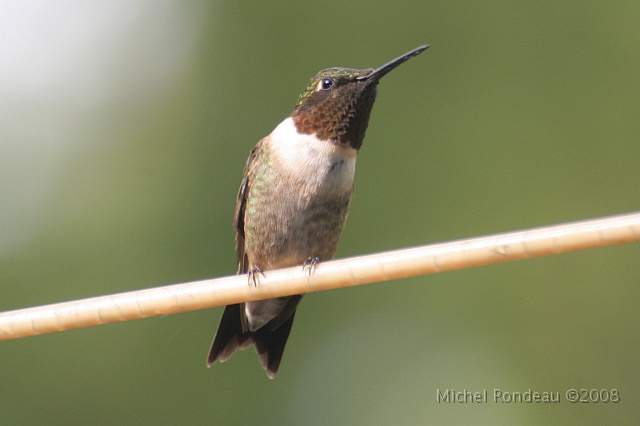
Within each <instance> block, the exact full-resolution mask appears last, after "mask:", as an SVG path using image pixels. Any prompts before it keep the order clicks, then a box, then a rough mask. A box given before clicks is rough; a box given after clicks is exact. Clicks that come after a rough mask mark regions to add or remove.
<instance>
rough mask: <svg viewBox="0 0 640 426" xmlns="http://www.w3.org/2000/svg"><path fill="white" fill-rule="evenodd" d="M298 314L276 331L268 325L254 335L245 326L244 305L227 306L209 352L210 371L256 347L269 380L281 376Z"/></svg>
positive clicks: (288, 319) (208, 364)
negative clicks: (232, 357) (240, 352)
mask: <svg viewBox="0 0 640 426" xmlns="http://www.w3.org/2000/svg"><path fill="white" fill-rule="evenodd" d="M295 313H296V312H295V308H294V310H293V312H292V313H291V315H290V316H289V317H288V318H287V319H286V320H285V321H284V322H282V323H280V324H278V325H277V326H276V327H269V324H267V325H265V326H264V327H262V328H260V329H258V330H256V331H253V332H251V331H248V330H246V327H243V325H242V316H243V315H244V304H237V305H229V306H227V307H226V308H225V309H224V312H223V313H222V318H221V319H220V325H219V326H218V332H217V333H216V337H214V339H213V343H212V344H211V349H210V350H209V356H208V357H207V367H211V366H212V365H213V364H215V363H216V362H218V361H220V362H224V361H226V360H228V359H229V358H231V356H232V355H233V354H234V353H236V351H237V350H238V349H241V350H243V349H246V348H248V347H249V346H251V345H254V346H255V349H256V352H257V353H258V357H259V358H260V363H261V364H262V367H263V368H264V369H265V371H266V372H267V376H269V378H270V379H273V378H274V377H275V376H276V373H277V372H278V367H279V366H280V361H281V360H282V354H283V353H284V347H285V345H286V344H287V339H288V338H289V333H290V332H291V326H292V325H293V318H294V316H295Z"/></svg>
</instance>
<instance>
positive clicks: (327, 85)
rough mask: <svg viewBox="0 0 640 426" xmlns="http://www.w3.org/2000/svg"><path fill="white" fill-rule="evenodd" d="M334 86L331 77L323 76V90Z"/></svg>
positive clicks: (321, 85)
mask: <svg viewBox="0 0 640 426" xmlns="http://www.w3.org/2000/svg"><path fill="white" fill-rule="evenodd" d="M331 86H333V80H332V79H330V78H323V79H322V81H321V82H320V88H321V89H322V90H329V89H330V88H331Z"/></svg>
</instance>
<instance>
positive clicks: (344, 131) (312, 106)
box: [291, 70, 378, 150]
mask: <svg viewBox="0 0 640 426" xmlns="http://www.w3.org/2000/svg"><path fill="white" fill-rule="evenodd" d="M325 71H330V70H325ZM349 71H352V72H351V73H349V74H348V75H344V76H337V77H336V76H335V75H333V78H334V86H333V87H332V89H331V90H329V91H324V90H322V91H316V90H315V86H314V83H315V85H316V86H317V84H318V83H320V82H321V81H322V78H324V77H325V76H324V75H322V73H323V72H321V73H320V74H318V75H317V76H316V77H314V78H313V79H312V80H311V83H310V85H309V87H308V88H307V91H306V92H305V93H303V95H302V96H304V98H303V97H302V96H301V101H300V102H299V103H298V105H296V107H295V108H294V110H293V113H292V114H291V116H292V118H293V122H294V124H295V126H296V129H297V130H298V132H299V133H303V134H307V135H310V134H315V135H316V136H317V137H318V138H319V139H322V140H327V141H331V142H333V143H335V144H340V145H342V146H350V147H351V148H354V149H356V150H358V149H360V147H361V146H362V142H363V140H364V135H365V132H366V130H367V126H368V125H369V117H370V115H371V110H372V108H373V103H374V101H375V98H376V86H377V85H378V81H377V80H374V79H371V80H356V79H355V77H357V76H358V75H363V74H366V73H368V72H371V70H349ZM312 87H313V88H314V91H310V89H311V88H312Z"/></svg>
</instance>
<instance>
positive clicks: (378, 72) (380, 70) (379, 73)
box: [356, 45, 429, 80]
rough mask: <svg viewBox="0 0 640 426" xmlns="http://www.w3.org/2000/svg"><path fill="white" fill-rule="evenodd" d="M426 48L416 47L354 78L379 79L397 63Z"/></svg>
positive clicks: (426, 47) (416, 54)
mask: <svg viewBox="0 0 640 426" xmlns="http://www.w3.org/2000/svg"><path fill="white" fill-rule="evenodd" d="M428 48H429V46H428V45H427V46H420V47H416V48H415V49H413V50H412V51H410V52H407V53H405V54H404V55H402V56H400V57H398V58H396V59H394V60H393V61H391V62H388V63H386V64H384V65H383V66H381V67H380V68H378V69H375V70H373V72H372V73H371V74H367V75H363V76H361V77H356V80H369V79H370V78H375V79H377V80H379V79H380V78H382V76H384V75H386V74H387V73H389V72H390V71H391V70H392V69H394V68H396V67H397V66H398V65H400V64H402V63H404V62H406V61H408V60H409V59H411V58H413V57H414V56H418V55H419V54H421V53H422V52H424V51H425V50H427V49H428Z"/></svg>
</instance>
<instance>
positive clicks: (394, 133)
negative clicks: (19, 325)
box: [0, 0, 640, 425]
mask: <svg viewBox="0 0 640 426" xmlns="http://www.w3.org/2000/svg"><path fill="white" fill-rule="evenodd" d="M639 22H640V3H639V2H638V1H637V0H633V1H616V2H598V1H563V2H559V3H553V2H542V1H537V2H513V1H491V2H459V1H453V2H452V1H442V0H434V1H429V2H425V1H409V0H407V1H403V0H400V1H396V2H372V1H352V2H338V1H325V2H321V3H317V2H291V1H289V0H287V1H271V2H261V3H259V2H231V1H226V2H171V1H138V2H123V1H120V2H107V1H95V2H80V1H71V2H60V3H50V2H37V1H31V2H20V1H6V2H2V3H0V28H2V31H1V37H2V41H1V42H0V56H1V57H2V58H3V59H2V61H1V64H0V98H1V99H2V101H1V102H0V310H10V309H16V308H21V307H29V306H36V305H40V304H47V303H53V302H58V301H64V300H71V299H76V298H83V297H89V296H96V295H102V294H108V293H116V292H123V291H129V290H135V289H141V288H148V287H155V286H160V285H166V284H172V283H178V282H186V281H192V280H197V279H204V278H210V277H217V276H222V275H229V274H232V273H234V272H235V253H234V242H233V238H234V234H233V230H232V228H231V217H232V214H233V210H234V204H235V196H236V191H237V187H238V184H239V182H240V179H241V174H242V167H243V165H244V162H245V160H246V157H247V155H248V153H249V150H250V149H251V148H252V147H253V145H254V144H255V143H256V142H257V141H258V140H259V139H260V138H262V137H263V136H265V135H266V134H268V133H269V132H270V131H271V130H272V129H273V128H274V127H275V126H276V125H277V124H278V123H279V122H280V121H281V120H282V119H283V118H284V117H285V116H286V115H288V114H289V112H290V111H291V109H292V107H293V105H294V104H295V101H296V99H297V96H298V94H299V92H300V91H302V89H303V88H304V87H305V85H306V83H307V81H308V79H309V78H310V77H311V76H312V75H314V74H315V73H316V72H317V71H318V70H320V69H323V68H328V67H331V66H346V67H353V68H366V67H374V66H379V65H381V64H383V63H384V62H386V61H388V60H390V59H392V58H394V57H396V56H398V55H400V54H402V53H404V52H406V51H408V50H409V49H411V48H414V47H416V46H418V45H421V44H426V43H428V44H431V45H432V47H431V49H429V50H428V51H427V52H425V53H424V54H422V55H421V56H419V57H417V58H415V59H413V60H411V61H410V62H408V63H407V64H405V65H403V66H402V67H400V68H399V69H398V70H397V71H395V72H394V73H392V74H390V75H389V76H388V77H386V78H385V79H384V80H383V81H382V83H381V85H380V88H379V91H378V101H377V104H376V106H375V108H374V111H373V115H372V117H371V123H370V126H369V130H368V132H367V138H366V140H365V143H364V147H363V150H362V151H361V154H360V156H359V160H358V171H357V173H356V175H357V177H356V193H355V196H354V199H353V202H352V208H351V212H350V215H349V221H348V223H347V226H346V229H345V232H344V234H343V236H342V242H341V245H340V248H339V250H338V254H337V256H338V257H346V256H352V255H358V254H365V253H370V252H375V251H382V250H389V249H395V248H402V247H406V246H412V245H418V244H425V243H429V242H439V241H446V240H451V239H457V238H465V237H472V236H480V235H484V234H488V233H494V232H501V231H508V230H516V229H521V228H526V227H532V226H540V225H547V224H554V223H558V222H564V221H571V220H578V219H585V218H592V217H598V216H603V215H609V214H616V213H624V212H629V211H633V210H637V209H639V207H640V199H639V197H638V195H639V194H638V180H639V178H640V170H639V167H638V164H639V162H638V158H639V156H640V144H639V141H638V136H639V135H640V25H639ZM638 254H639V247H638V245H636V244H631V245H625V246H618V247H611V248H605V249H599V250H592V251H586V252H578V253H573V254H566V255H559V256H553V257H548V258H542V259H534V260H526V261H520V262H515V263H509V264H503V265H497V266H489V267H483V268H474V269H470V270H465V271H460V272H451V273H444V274H439V275H433V276H425V277H419V278H415V279H406V280H402V281H396V282H389V283H384V284H377V285H370V286H365V287H359V288H350V289H345V290H339V291H329V292H323V293H318V294H313V295H310V296H308V297H306V298H305V299H304V301H303V302H302V305H301V309H300V310H299V312H298V315H297V317H296V324H295V327H294V328H293V332H292V335H291V338H290V340H289V343H288V346H287V351H286V353H285V356H284V360H283V364H282V366H281V369H280V373H279V375H278V377H277V378H276V379H275V380H273V381H271V380H268V379H267V377H266V375H265V374H264V372H263V370H262V368H261V367H260V365H259V363H258V360H257V358H256V356H255V353H254V352H253V350H250V351H246V352H243V353H240V354H237V355H236V356H235V357H234V358H232V359H231V360H230V361H229V362H227V363H225V364H222V365H215V366H214V367H213V368H211V369H209V370H207V369H206V368H205V365H204V364H205V356H206V353H207V350H208V348H209V344H210V341H211V339H212V337H213V334H214V332H215V328H216V326H217V322H218V318H219V316H220V314H221V311H222V310H221V309H215V310H206V311H199V312H192V313H186V314H181V315H173V316H169V317H164V318H155V319H148V320H142V321H132V322H126V323H119V324H114V325H107V326H101V327H92V328H88V329H82V330H76V331H69V332H64V333H57V334H50V335H44V336H39V337H31V338H26V339H20V340H15V341H6V342H0V360H1V363H2V367H1V368H0V424H3V425H18V424H23V425H27V424H51V425H58V424H60V425H67V424H81V423H88V424H213V425H216V424H220V425H222V424H243V425H244V424H258V423H260V424H273V425H283V424H310V425H313V424H318V425H327V424H371V425H372V424H406V425H412V424H416V425H418V424H420V425H422V424H550V425H551V424H562V425H567V424H604V423H608V424H637V422H638V419H639V418H640V402H639V400H640V391H639V380H638V371H639V367H640V362H639V361H638V359H639V357H638V353H639V349H640V348H639V337H640V319H639V318H640V317H639V315H638V307H639V303H638V300H639V296H640V290H639V286H638V281H639V277H640V262H638ZM494 388H499V389H502V390H504V391H519V392H525V391H527V390H529V389H532V390H534V391H552V392H560V397H561V403H559V404H495V403H492V402H489V403H487V404H447V403H437V402H436V392H437V390H438V389H440V390H446V389H455V390H463V389H466V390H470V391H473V392H475V391H482V390H483V389H487V390H488V391H489V393H490V394H491V392H492V391H493V389H494ZM569 388H578V389H579V388H586V389H614V388H615V389H618V390H619V392H620V395H621V399H622V401H621V402H620V403H618V404H611V403H609V404H603V403H598V404H594V403H591V404H570V403H569V402H567V400H566V398H565V396H564V392H565V391H566V390H567V389H569Z"/></svg>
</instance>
